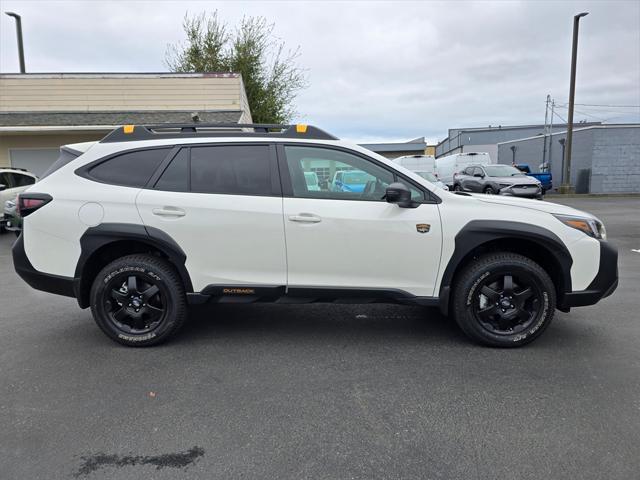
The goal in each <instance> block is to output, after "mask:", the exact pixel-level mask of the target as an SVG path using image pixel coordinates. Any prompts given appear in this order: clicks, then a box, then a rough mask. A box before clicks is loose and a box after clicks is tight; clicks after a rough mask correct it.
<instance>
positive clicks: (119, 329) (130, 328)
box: [91, 255, 187, 347]
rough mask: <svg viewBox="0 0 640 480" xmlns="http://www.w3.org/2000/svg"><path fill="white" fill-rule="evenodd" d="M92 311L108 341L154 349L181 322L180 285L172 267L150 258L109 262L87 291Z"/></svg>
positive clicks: (182, 297)
mask: <svg viewBox="0 0 640 480" xmlns="http://www.w3.org/2000/svg"><path fill="white" fill-rule="evenodd" d="M91 313H92V314H93V318H94V320H95V321H96V323H97V324H98V326H99V327H100V329H101V330H102V331H103V332H104V333H105V334H106V335H107V336H108V337H110V338H111V339H113V340H115V341H116V342H118V343H121V344H123V345H127V346H130V347H147V346H151V345H156V344H158V343H160V342H163V341H165V340H167V339H168V338H169V337H171V336H172V335H174V334H175V333H176V332H177V331H178V330H179V329H180V327H181V326H182V324H183V323H184V320H185V318H186V316H187V305H186V299H185V293H184V287H183V285H182V282H181V281H180V278H179V277H178V274H177V273H176V271H175V270H174V269H173V267H172V266H171V264H169V263H168V262H166V261H165V260H163V259H161V258H157V257H153V256H151V255H129V256H126V257H122V258H119V259H117V260H114V261H113V262H111V263H110V264H108V265H107V266H106V267H104V268H103V269H102V270H101V271H100V273H98V275H97V276H96V278H95V280H94V282H93V285H92V287H91Z"/></svg>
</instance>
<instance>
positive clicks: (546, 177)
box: [515, 163, 553, 195]
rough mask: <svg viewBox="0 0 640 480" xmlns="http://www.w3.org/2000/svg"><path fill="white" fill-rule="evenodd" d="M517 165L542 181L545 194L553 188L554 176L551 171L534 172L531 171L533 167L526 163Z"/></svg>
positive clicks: (525, 172)
mask: <svg viewBox="0 0 640 480" xmlns="http://www.w3.org/2000/svg"><path fill="white" fill-rule="evenodd" d="M515 167H516V168H517V169H518V170H520V171H521V172H522V173H524V174H525V175H527V176H528V177H533V178H535V179H536V180H538V181H539V182H540V185H542V194H543V195H544V194H545V193H547V192H548V191H549V190H551V189H552V188H553V176H552V175H551V172H542V171H541V172H538V173H533V172H532V171H531V168H529V165H527V164H526V163H521V164H519V165H515Z"/></svg>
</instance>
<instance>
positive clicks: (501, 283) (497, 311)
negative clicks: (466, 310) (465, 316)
mask: <svg viewBox="0 0 640 480" xmlns="http://www.w3.org/2000/svg"><path fill="white" fill-rule="evenodd" d="M527 277H528V276H527V275H518V276H517V277H515V276H514V275H513V274H511V273H504V274H503V273H499V274H494V275H490V276H489V277H487V278H486V279H484V280H483V281H482V282H481V283H480V288H479V289H478V290H476V292H477V295H476V298H474V299H473V313H474V315H475V316H476V318H477V319H478V320H479V322H480V324H481V325H482V327H483V328H485V329H487V330H488V331H489V332H491V333H494V334H496V335H512V334H514V333H519V332H522V331H524V330H526V329H527V328H528V327H529V326H530V325H531V324H532V323H533V321H534V320H535V319H536V317H537V316H538V314H539V313H540V308H541V305H542V292H540V290H539V288H538V287H537V285H536V283H535V282H533V281H531V279H530V278H527Z"/></svg>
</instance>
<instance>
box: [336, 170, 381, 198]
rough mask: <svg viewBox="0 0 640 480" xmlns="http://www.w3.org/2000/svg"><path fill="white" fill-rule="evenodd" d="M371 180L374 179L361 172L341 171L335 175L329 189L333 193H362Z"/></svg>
mask: <svg viewBox="0 0 640 480" xmlns="http://www.w3.org/2000/svg"><path fill="white" fill-rule="evenodd" d="M371 180H375V178H374V177H372V176H371V175H369V174H368V173H367V172H363V171H362V170H343V171H340V172H336V173H335V175H334V176H333V181H332V182H331V185H330V189H331V191H333V192H353V193H362V192H363V191H364V187H365V186H366V185H367V182H369V181H371Z"/></svg>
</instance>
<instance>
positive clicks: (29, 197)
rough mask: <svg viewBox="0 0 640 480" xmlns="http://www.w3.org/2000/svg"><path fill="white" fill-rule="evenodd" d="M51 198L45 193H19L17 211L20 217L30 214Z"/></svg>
mask: <svg viewBox="0 0 640 480" xmlns="http://www.w3.org/2000/svg"><path fill="white" fill-rule="evenodd" d="M51 200H52V198H51V195H47V194H46V193H21V194H20V195H18V206H17V211H18V215H19V216H20V217H26V216H27V215H30V214H32V213H33V212H35V211H36V210H38V209H39V208H40V207H43V206H45V205H46V204H47V203H49V202H50V201H51Z"/></svg>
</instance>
